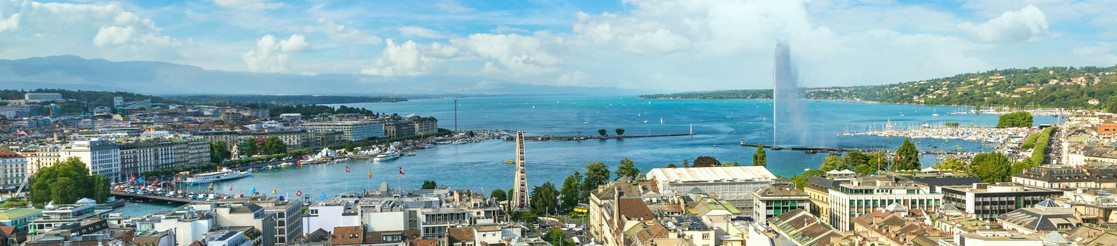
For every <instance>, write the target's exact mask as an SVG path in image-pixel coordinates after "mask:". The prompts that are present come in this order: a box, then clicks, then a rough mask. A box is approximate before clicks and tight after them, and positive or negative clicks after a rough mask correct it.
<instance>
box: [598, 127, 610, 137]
mask: <svg viewBox="0 0 1117 246" xmlns="http://www.w3.org/2000/svg"><path fill="white" fill-rule="evenodd" d="M605 134H609V131H606V130H605V128H601V129H597V135H601V136H602V137H604V136H605Z"/></svg>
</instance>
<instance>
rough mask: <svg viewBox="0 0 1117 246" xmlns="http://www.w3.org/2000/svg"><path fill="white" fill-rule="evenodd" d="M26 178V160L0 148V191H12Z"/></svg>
mask: <svg viewBox="0 0 1117 246" xmlns="http://www.w3.org/2000/svg"><path fill="white" fill-rule="evenodd" d="M26 178H27V158H24V157H23V156H22V155H20V154H19V153H16V152H14V151H12V150H10V149H7V148H0V189H2V190H14V189H15V188H16V187H19V186H20V185H22V184H23V181H24V179H26Z"/></svg>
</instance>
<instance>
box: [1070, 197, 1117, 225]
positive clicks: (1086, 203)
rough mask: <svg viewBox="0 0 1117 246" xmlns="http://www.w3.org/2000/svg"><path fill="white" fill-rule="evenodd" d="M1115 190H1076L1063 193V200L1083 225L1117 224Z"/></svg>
mask: <svg viewBox="0 0 1117 246" xmlns="http://www.w3.org/2000/svg"><path fill="white" fill-rule="evenodd" d="M1114 192H1117V190H1113V189H1107V190H1101V189H1091V190H1087V189H1077V190H1075V191H1067V192H1064V193H1063V199H1061V200H1060V201H1066V202H1067V203H1068V204H1070V205H1071V206H1072V207H1074V211H1075V214H1076V215H1078V218H1079V219H1081V220H1082V222H1083V223H1090V224H1102V223H1107V224H1117V195H1114Z"/></svg>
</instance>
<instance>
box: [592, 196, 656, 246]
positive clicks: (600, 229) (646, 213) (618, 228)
mask: <svg viewBox="0 0 1117 246" xmlns="http://www.w3.org/2000/svg"><path fill="white" fill-rule="evenodd" d="M647 188H649V187H648V186H644V185H641V184H631V183H619V182H612V183H609V184H606V185H605V186H602V187H598V188H597V189H596V190H594V191H591V192H590V204H589V209H588V210H589V211H588V214H587V216H589V229H590V235H592V236H593V237H594V238H595V239H596V241H595V242H597V243H601V244H604V245H607V246H617V245H626V244H625V243H624V238H625V237H623V236H622V234H621V232H623V231H624V230H623V228H624V226H625V225H626V224H627V223H628V221H633V222H636V221H643V220H654V219H655V214H653V213H652V211H651V209H650V208H649V207H648V205H647V203H645V202H644V200H643V199H641V198H640V197H641V195H642V194H644V193H645V192H646V190H647Z"/></svg>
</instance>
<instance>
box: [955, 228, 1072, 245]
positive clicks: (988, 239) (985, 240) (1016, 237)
mask: <svg viewBox="0 0 1117 246" xmlns="http://www.w3.org/2000/svg"><path fill="white" fill-rule="evenodd" d="M939 245H944V244H939ZM945 245H947V246H957V245H965V246H993V245H1012V246H1044V245H1047V244H1044V240H1041V239H1040V237H1038V236H1035V235H1022V234H1019V233H1013V232H1010V231H978V232H973V233H962V234H955V235H954V242H953V243H952V244H945ZM1052 245H1066V244H1052Z"/></svg>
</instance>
